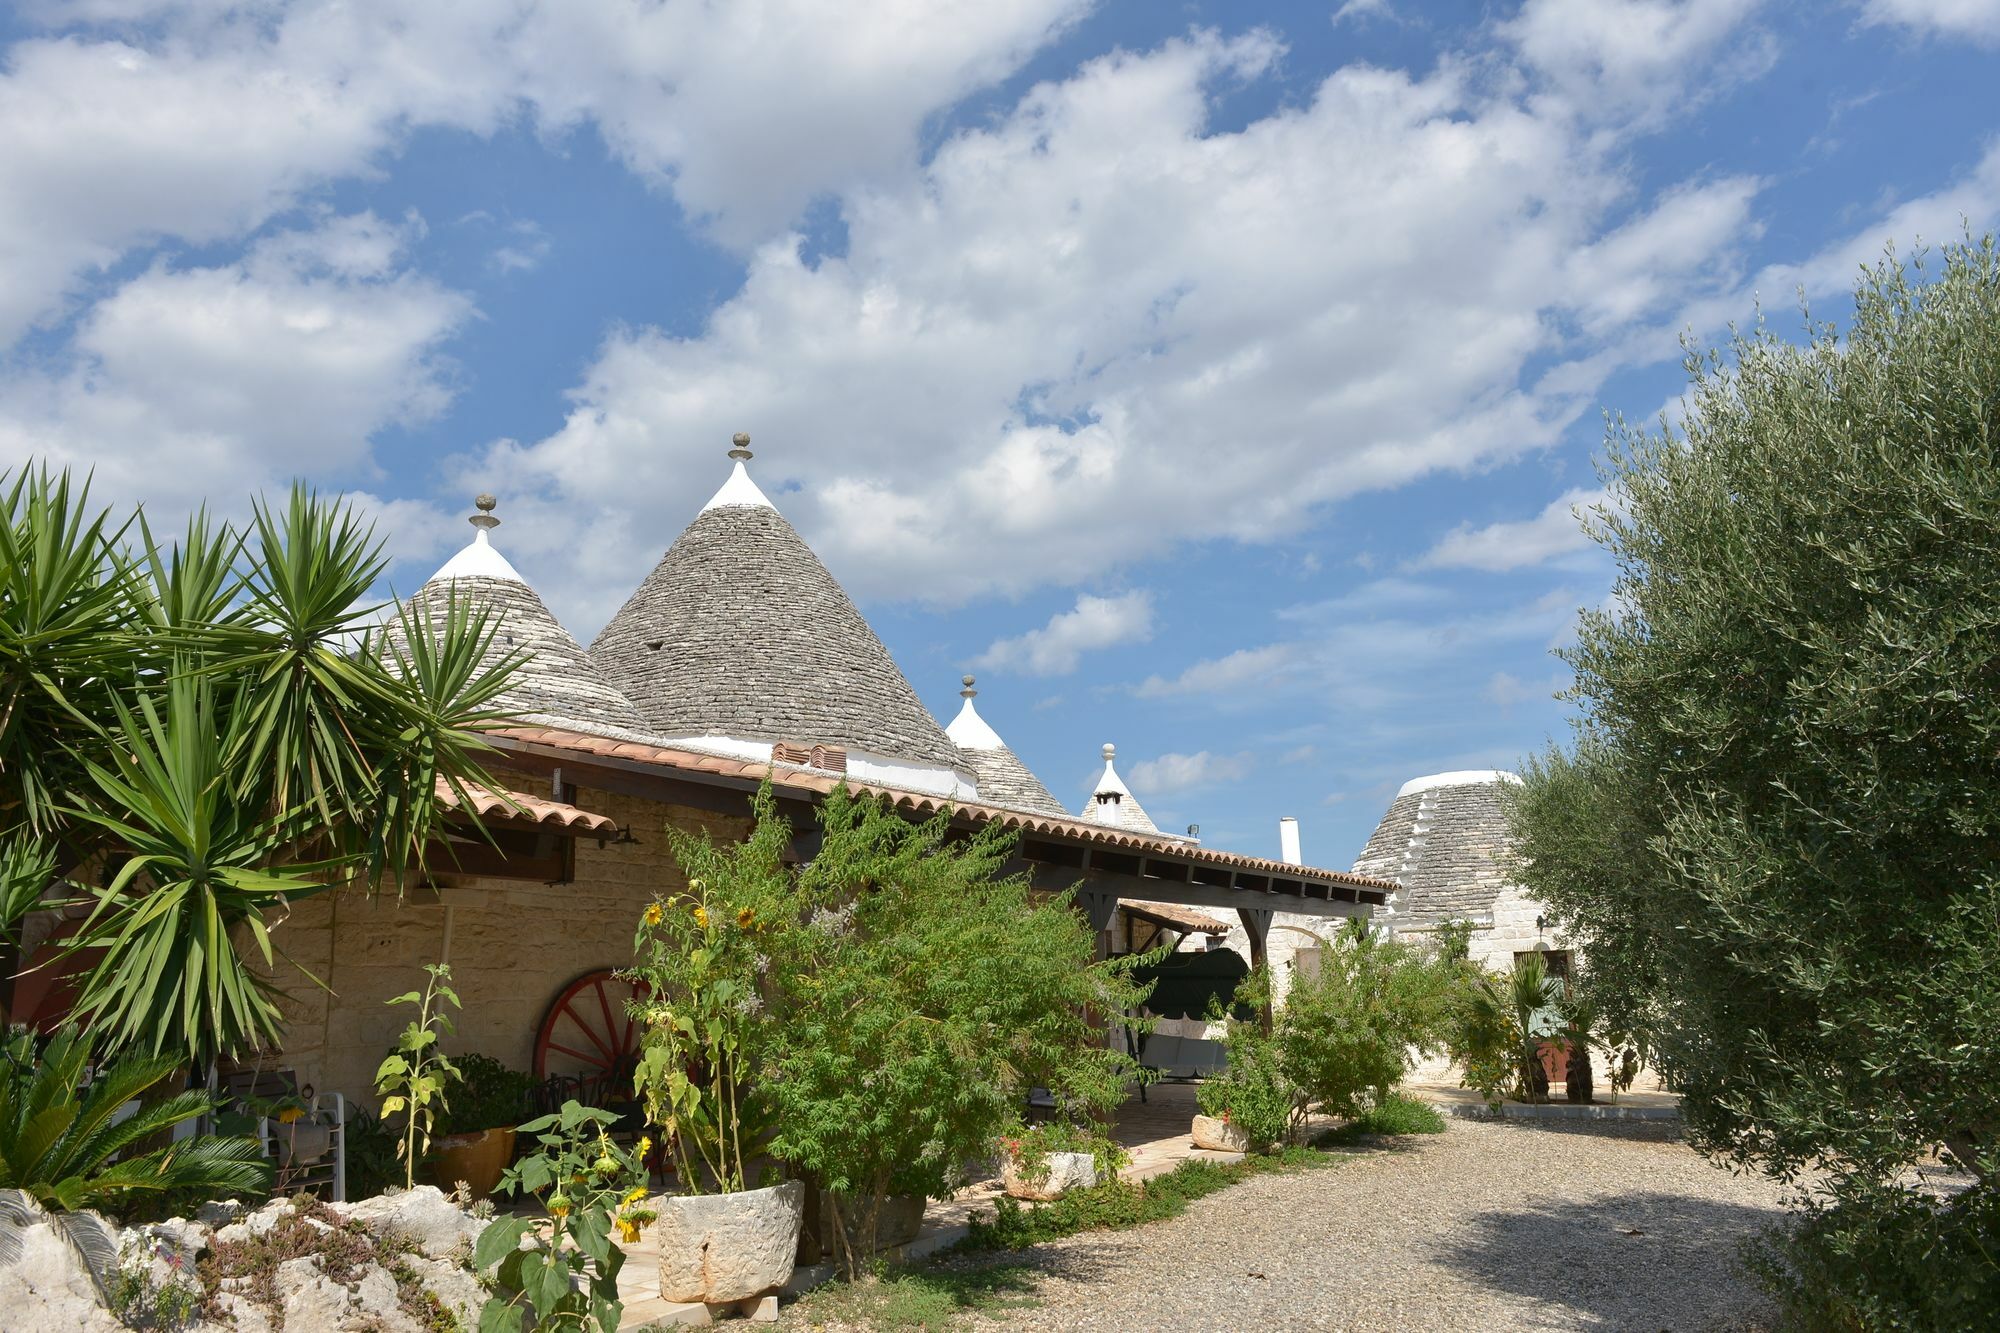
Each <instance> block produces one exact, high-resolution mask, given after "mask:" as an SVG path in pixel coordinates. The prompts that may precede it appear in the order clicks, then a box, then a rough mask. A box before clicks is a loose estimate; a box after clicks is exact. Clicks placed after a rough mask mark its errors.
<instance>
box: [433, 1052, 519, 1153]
mask: <svg viewBox="0 0 2000 1333" xmlns="http://www.w3.org/2000/svg"><path fill="white" fill-rule="evenodd" d="M451 1065H452V1078H451V1080H450V1082H449V1083H448V1084H447V1085H446V1087H445V1092H446V1095H447V1097H448V1098H449V1100H448V1101H447V1102H446V1103H445V1104H444V1105H443V1106H442V1107H441V1108H440V1110H441V1112H442V1114H441V1115H440V1116H439V1118H438V1123H437V1132H438V1134H440V1135H446V1134H476V1133H478V1132H479V1131H480V1130H483V1129H511V1128H512V1127H513V1126H515V1125H518V1124H520V1123H521V1121H522V1120H523V1119H524V1118H525V1117H526V1116H527V1114H528V1095H529V1093H530V1092H532V1091H533V1089H534V1086H535V1079H534V1076H533V1075H532V1074H528V1073H525V1072H523V1071H521V1070H518V1069H509V1068H508V1067H507V1066H506V1065H505V1064H503V1063H501V1062H500V1061H498V1060H496V1059H494V1058H493V1057H492V1056H490V1055H460V1056H456V1057H454V1058H453V1060H452V1062H451Z"/></svg>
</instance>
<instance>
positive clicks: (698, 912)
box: [694, 906, 708, 930]
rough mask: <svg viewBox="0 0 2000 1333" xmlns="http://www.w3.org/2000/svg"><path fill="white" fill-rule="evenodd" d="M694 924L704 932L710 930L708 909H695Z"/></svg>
mask: <svg viewBox="0 0 2000 1333" xmlns="http://www.w3.org/2000/svg"><path fill="white" fill-rule="evenodd" d="M694 923H695V924H696V925H697V926H700V927H701V928H702V929H703V930H707V929H708V909H707V908H706V907H699V906H697V907H696V908H695V909H694Z"/></svg>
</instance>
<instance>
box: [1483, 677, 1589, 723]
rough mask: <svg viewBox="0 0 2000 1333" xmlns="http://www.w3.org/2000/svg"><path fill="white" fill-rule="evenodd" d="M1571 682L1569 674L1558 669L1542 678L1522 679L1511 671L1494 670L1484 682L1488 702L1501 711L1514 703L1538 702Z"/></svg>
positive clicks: (1566, 686)
mask: <svg viewBox="0 0 2000 1333" xmlns="http://www.w3.org/2000/svg"><path fill="white" fill-rule="evenodd" d="M1571 683H1572V678H1571V677H1570V674H1569V673H1568V672H1566V671H1558V672H1555V673H1554V674H1552V675H1550V676H1548V677H1546V678H1544V679H1542V680H1522V679H1521V678H1520V677H1519V676H1516V675H1514V674H1513V673H1512V672H1507V671H1496V672H1494V673H1493V675H1492V678H1491V679H1489V680H1488V681H1487V682H1486V690H1485V697H1486V701H1487V702H1488V703H1491V704H1493V705H1495V706H1496V707H1498V708H1499V709H1500V711H1501V712H1503V713H1504V712H1506V711H1507V710H1509V709H1511V708H1513V707H1514V706H1515V705H1516V704H1524V703H1539V702H1540V701H1542V700H1544V699H1547V698H1550V697H1551V696H1553V695H1556V694H1559V693H1561V692H1562V691H1564V690H1566V689H1568V688H1569V687H1570V685H1571Z"/></svg>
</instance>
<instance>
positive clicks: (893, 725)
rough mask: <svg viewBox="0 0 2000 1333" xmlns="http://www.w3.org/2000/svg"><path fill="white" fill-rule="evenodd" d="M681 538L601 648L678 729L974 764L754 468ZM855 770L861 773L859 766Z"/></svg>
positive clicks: (653, 724) (942, 765) (649, 716)
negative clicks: (756, 479)
mask: <svg viewBox="0 0 2000 1333" xmlns="http://www.w3.org/2000/svg"><path fill="white" fill-rule="evenodd" d="M748 442H749V441H748V437H743V436H739V437H738V445H737V448H736V449H734V450H732V451H731V455H732V457H735V458H736V459H737V466H736V468H735V470H734V471H733V472H732V474H731V476H730V478H729V480H728V482H727V483H725V484H724V486H723V487H722V489H721V490H720V491H718V492H717V493H716V495H715V497H714V499H712V500H710V501H709V503H708V504H707V505H706V506H705V507H704V508H703V509H702V511H701V513H699V514H697V515H696V516H695V520H694V522H692V523H690V524H689V525H688V527H687V529H686V531H684V532H682V533H681V535H680V536H679V537H678V538H677V539H675V541H674V544H673V546H672V547H670V548H669V549H668V551H667V553H666V555H665V556H664V557H662V558H661V560H660V563H659V564H658V565H656V566H655V567H654V569H653V572H652V573H651V574H649V575H647V576H646V580H645V582H643V583H641V584H640V585H639V588H638V591H636V592H634V593H633V594H632V596H631V598H630V600H628V601H627V602H626V603H625V605H624V606H623V607H621V608H619V611H618V614H616V615H614V616H613V617H612V618H611V621H610V623H609V624H607V625H606V626H605V627H604V629H603V631H602V632H601V633H600V634H599V635H598V636H597V638H596V639H595V640H594V641H593V642H592V643H591V645H590V655H591V657H592V658H593V659H594V660H595V661H596V662H597V664H598V665H599V666H601V667H602V668H603V669H604V672H605V674H606V675H607V676H608V677H610V679H611V681H612V683H613V684H615V685H616V686H618V688H619V689H621V690H623V691H624V693H625V694H626V695H627V696H628V697H629V698H630V699H631V700H632V702H633V703H634V704H635V705H636V706H637V707H638V710H639V714H640V716H641V717H643V718H644V719H645V721H646V723H647V728H648V730H650V731H652V732H654V733H656V734H658V735H661V736H666V737H674V738H686V739H690V740H700V739H711V740H716V741H727V742H730V743H732V744H733V745H736V746H741V745H743V744H746V743H757V744H763V745H769V744H772V743H783V744H789V745H804V746H812V745H833V746H841V747H844V748H846V749H848V750H850V751H861V752H863V753H864V754H866V755H871V756H877V757H880V758H883V759H887V760H890V761H894V762H895V763H899V764H908V765H916V766H921V767H926V768H931V769H936V770H940V771H942V772H943V773H944V774H945V778H946V781H947V783H949V781H950V780H951V779H950V774H951V771H952V770H954V769H956V768H957V767H958V766H959V765H960V764H961V763H962V762H963V761H962V760H961V758H960V756H959V754H958V750H957V748H956V747H955V746H953V745H952V743H951V741H950V740H948V739H947V738H946V737H945V734H944V730H943V729H942V728H941V727H939V726H938V724H937V721H936V719H934V718H933V717H931V715H930V714H929V713H928V712H927V711H925V709H924V706H923V703H922V701H921V700H919V699H918V698H917V692H916V691H915V690H914V689H912V688H910V683H909V681H907V680H906V679H904V677H903V673H902V672H901V671H900V670H898V669H897V667H896V663H895V661H894V660H893V659H891V658H890V656H889V650H888V649H886V648H884V647H883V646H882V641H881V640H880V639H879V638H877V637H876V636H875V631H874V630H872V629H870V628H869V627H868V622H867V621H866V620H864V619H862V617H861V613H860V612H859V611H858V610H856V609H855V606H854V603H853V601H852V600H850V599H849V597H848V596H847V593H846V592H845V591H844V590H843V589H842V588H841V586H840V584H839V583H838V582H836V581H835V580H834V577H833V575H831V574H829V573H828V572H827V570H826V566H824V565H822V564H821V563H820V561H819V557H818V556H816V555H814V554H813V552H812V548H811V547H809V546H807V545H806V544H805V541H804V540H803V539H802V538H800V536H799V534H798V533H797V532H796V531H794V530H793V528H792V525H791V524H790V523H788V522H786V521H785V518H784V516H783V515H782V514H780V513H779V512H778V511H777V509H776V508H775V507H774V506H773V505H772V504H771V502H770V501H769V500H768V499H767V498H765V496H764V493H763V492H762V491H760V490H759V489H758V488H757V486H756V484H755V483H754V482H752V481H751V480H750V478H749V475H748V473H747V472H746V471H745V469H744V468H743V462H744V461H746V460H747V459H748V458H749V456H750V451H749V449H748V448H747V447H745V446H746V445H747V444H748ZM850 771H856V770H854V769H852V768H850Z"/></svg>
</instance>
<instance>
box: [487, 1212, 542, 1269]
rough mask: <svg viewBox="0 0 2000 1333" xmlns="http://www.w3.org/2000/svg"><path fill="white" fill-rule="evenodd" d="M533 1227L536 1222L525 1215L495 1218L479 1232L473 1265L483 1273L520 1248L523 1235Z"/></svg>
mask: <svg viewBox="0 0 2000 1333" xmlns="http://www.w3.org/2000/svg"><path fill="white" fill-rule="evenodd" d="M533 1228H534V1223H532V1222H531V1221H529V1220H528V1219H527V1218H525V1217H496V1218H494V1219H493V1220H492V1221H491V1222H489V1223H487V1225H486V1229H485V1230H484V1231H482V1232H480V1233H479V1242H478V1243H477V1244H476V1245H474V1246H473V1247H472V1266H473V1267H474V1268H476V1269H478V1270H479V1271H480V1272H482V1273H483V1272H485V1271H486V1270H487V1269H489V1268H491V1267H493V1266H494V1265H495V1264H498V1263H499V1262H500V1261H501V1260H502V1259H504V1258H506V1257H507V1256H508V1255H509V1254H511V1253H512V1252H513V1251H514V1250H515V1249H517V1248H519V1246H520V1244H521V1237H523V1236H525V1235H527V1234H528V1232H529V1231H531V1230H533Z"/></svg>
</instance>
